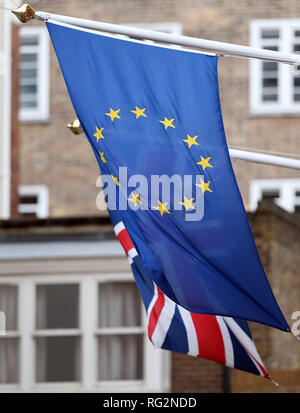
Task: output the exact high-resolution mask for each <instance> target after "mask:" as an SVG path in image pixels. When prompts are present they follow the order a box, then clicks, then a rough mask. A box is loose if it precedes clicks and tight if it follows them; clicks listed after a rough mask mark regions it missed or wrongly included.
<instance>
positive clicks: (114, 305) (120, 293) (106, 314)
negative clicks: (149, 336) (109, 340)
mask: <svg viewBox="0 0 300 413" xmlns="http://www.w3.org/2000/svg"><path fill="white" fill-rule="evenodd" d="M98 311H99V317H98V320H99V322H98V326H99V327H133V326H140V325H141V300H140V296H139V293H138V289H137V287H136V285H135V283H133V282H112V283H101V284H99V306H98Z"/></svg>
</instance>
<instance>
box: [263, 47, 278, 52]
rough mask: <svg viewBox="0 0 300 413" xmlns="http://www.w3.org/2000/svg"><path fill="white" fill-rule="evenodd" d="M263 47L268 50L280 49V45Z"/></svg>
mask: <svg viewBox="0 0 300 413" xmlns="http://www.w3.org/2000/svg"><path fill="white" fill-rule="evenodd" d="M263 48H264V49H266V50H274V51H278V47H277V46H264V47H263Z"/></svg>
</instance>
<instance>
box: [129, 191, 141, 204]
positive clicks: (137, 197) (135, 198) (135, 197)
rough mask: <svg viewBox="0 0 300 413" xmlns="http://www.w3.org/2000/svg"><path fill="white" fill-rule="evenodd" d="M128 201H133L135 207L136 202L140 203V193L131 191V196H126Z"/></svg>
mask: <svg viewBox="0 0 300 413" xmlns="http://www.w3.org/2000/svg"><path fill="white" fill-rule="evenodd" d="M128 201H131V202H133V203H134V206H135V207H137V205H138V204H142V201H141V200H140V194H135V193H133V192H131V198H128Z"/></svg>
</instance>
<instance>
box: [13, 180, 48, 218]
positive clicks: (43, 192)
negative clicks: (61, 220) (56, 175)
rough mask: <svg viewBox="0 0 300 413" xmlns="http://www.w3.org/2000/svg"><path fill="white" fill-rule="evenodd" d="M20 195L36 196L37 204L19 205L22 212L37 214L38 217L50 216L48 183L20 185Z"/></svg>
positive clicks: (19, 210)
mask: <svg viewBox="0 0 300 413" xmlns="http://www.w3.org/2000/svg"><path fill="white" fill-rule="evenodd" d="M18 193H19V196H20V197H22V196H36V197H37V203H36V204H22V203H20V204H19V205H18V212H19V213H20V214H36V217H37V218H40V219H44V218H48V216H49V189H48V187H47V185H20V186H19V188H18Z"/></svg>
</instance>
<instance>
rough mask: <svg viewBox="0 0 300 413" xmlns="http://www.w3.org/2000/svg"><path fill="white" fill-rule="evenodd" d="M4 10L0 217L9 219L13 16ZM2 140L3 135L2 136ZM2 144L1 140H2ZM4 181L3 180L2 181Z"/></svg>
mask: <svg viewBox="0 0 300 413" xmlns="http://www.w3.org/2000/svg"><path fill="white" fill-rule="evenodd" d="M8 5H9V1H8V0H5V1H4V6H5V7H6V8H8V9H9V7H8ZM2 12H3V20H4V21H3V28H2V30H3V35H4V50H3V52H4V62H3V65H4V67H3V96H2V107H3V121H4V123H3V125H1V126H2V133H3V136H2V139H3V140H2V148H0V149H1V150H0V156H1V157H2V165H3V168H2V170H1V171H0V191H1V192H2V194H0V199H1V200H2V205H0V217H1V218H2V219H8V218H9V217H10V202H11V198H10V187H11V181H10V180H11V159H10V158H11V18H10V14H9V10H2ZM0 140H1V136H0ZM0 144H1V142H0ZM1 181H2V182H1Z"/></svg>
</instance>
